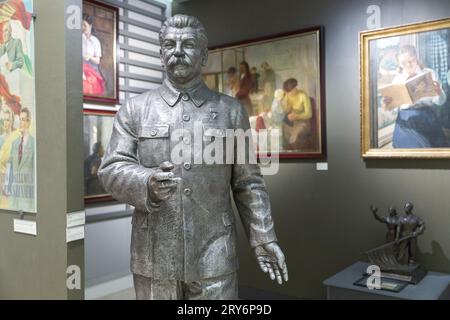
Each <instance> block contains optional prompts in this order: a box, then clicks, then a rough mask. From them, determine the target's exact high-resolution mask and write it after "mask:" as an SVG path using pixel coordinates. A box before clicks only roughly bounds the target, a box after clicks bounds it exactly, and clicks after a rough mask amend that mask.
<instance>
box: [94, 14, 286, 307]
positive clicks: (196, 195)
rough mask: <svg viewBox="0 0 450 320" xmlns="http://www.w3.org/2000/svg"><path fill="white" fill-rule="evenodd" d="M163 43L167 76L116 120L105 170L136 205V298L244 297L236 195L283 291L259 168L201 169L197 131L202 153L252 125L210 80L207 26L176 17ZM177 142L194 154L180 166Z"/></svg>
mask: <svg viewBox="0 0 450 320" xmlns="http://www.w3.org/2000/svg"><path fill="white" fill-rule="evenodd" d="M159 37H160V43H161V60H162V63H163V66H164V69H165V74H166V79H165V80H164V83H163V84H162V86H161V87H159V88H158V89H155V90H151V91H149V92H146V93H144V94H141V95H139V96H136V97H133V98H131V99H129V100H128V101H127V103H126V105H125V106H123V107H122V108H121V109H120V111H119V112H118V113H117V115H116V119H115V122H114V130H113V133H112V137H111V140H110V143H109V146H108V149H107V151H106V154H105V157H104V160H103V163H102V165H101V168H100V170H99V178H100V180H101V181H102V183H103V185H104V187H105V189H106V190H107V191H108V192H110V193H111V194H112V195H113V196H114V197H115V198H116V199H117V200H119V201H121V202H124V203H128V204H130V205H132V206H134V207H135V212H134V215H133V219H132V221H133V222H132V223H133V230H132V244H131V269H132V272H133V274H134V285H135V290H136V295H137V298H138V299H237V297H238V293H237V275H236V271H237V268H238V262H237V256H236V230H235V223H234V215H233V211H232V205H231V198H230V196H229V192H230V189H231V191H232V194H233V198H234V201H235V203H236V206H237V208H238V211H239V215H240V217H241V220H242V222H243V225H244V228H245V230H246V232H247V235H248V238H249V241H250V245H251V247H252V248H253V251H254V253H255V255H256V259H257V261H258V263H259V266H260V268H261V269H262V270H263V271H264V272H265V273H268V274H269V275H270V278H271V279H272V280H275V279H276V280H277V281H278V283H280V284H281V283H282V282H283V280H284V281H287V280H288V272H287V267H286V263H285V256H284V254H283V252H282V250H281V249H280V247H279V246H278V244H277V238H276V235H275V231H274V223H273V220H272V215H271V210H270V201H269V196H268V193H267V191H266V186H265V183H264V180H263V177H262V175H261V172H260V168H259V166H258V165H257V164H254V163H253V164H252V163H250V162H248V163H240V162H239V163H237V162H236V161H234V162H232V163H231V164H229V163H228V162H227V163H226V164H212V165H209V164H205V163H204V162H201V163H200V164H199V163H198V159H197V158H195V157H196V156H198V154H199V151H198V141H197V139H196V132H197V131H196V130H197V129H198V127H200V129H201V130H200V134H201V136H200V139H199V140H200V143H199V144H200V147H202V148H205V147H206V148H207V147H208V146H209V145H210V144H211V143H213V142H212V141H213V139H215V140H220V139H223V140H225V139H224V131H227V132H228V129H233V130H237V129H243V130H244V131H245V130H248V129H249V128H250V124H249V119H248V115H247V114H246V111H245V108H244V107H243V106H242V105H241V104H240V103H239V102H238V101H237V100H235V99H234V98H231V97H229V96H225V95H223V94H219V93H216V92H213V91H211V90H209V89H208V88H207V87H206V85H205V84H204V83H203V80H202V74H201V68H202V66H204V65H205V64H206V62H207V58H208V50H207V37H206V32H205V29H204V27H203V26H202V24H201V23H200V22H199V21H198V20H197V19H196V18H194V17H191V16H186V15H176V16H173V17H171V18H169V19H167V20H166V22H165V23H164V24H163V26H162V28H161V32H160V35H159ZM196 128H197V129H196ZM246 141H247V142H246V143H249V144H251V143H252V142H251V139H247V140H246ZM180 144H181V146H182V147H183V148H181V149H182V150H183V151H184V150H189V152H187V153H184V152H183V156H182V158H183V161H181V162H180V161H178V160H179V159H178V160H177V161H174V159H173V158H174V155H173V154H174V153H178V152H172V151H174V149H175V148H177V150H179V148H180ZM234 151H235V152H236V153H239V150H237V149H236V148H235V149H234ZM200 155H201V152H200ZM235 156H236V154H235ZM193 158H194V159H193ZM195 159H196V160H195ZM235 160H236V158H235Z"/></svg>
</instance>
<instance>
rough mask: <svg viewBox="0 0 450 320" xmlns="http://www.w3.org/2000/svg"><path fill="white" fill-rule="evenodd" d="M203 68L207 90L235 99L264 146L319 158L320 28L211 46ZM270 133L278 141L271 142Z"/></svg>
mask: <svg viewBox="0 0 450 320" xmlns="http://www.w3.org/2000/svg"><path fill="white" fill-rule="evenodd" d="M209 55H210V58H209V60H208V63H207V65H206V66H205V68H204V70H203V75H204V79H205V82H206V84H207V85H208V86H209V87H210V89H213V90H217V91H219V92H221V93H224V94H227V95H230V96H232V97H235V98H236V99H238V100H239V101H240V102H241V104H242V105H243V106H244V107H245V109H246V111H247V114H248V116H249V122H250V125H251V127H252V129H254V131H256V132H258V133H261V132H263V131H264V132H267V133H268V135H269V138H268V144H267V150H262V149H261V148H260V146H258V151H259V153H260V155H261V154H262V153H264V152H266V151H267V152H269V153H278V154H279V156H280V157H282V158H283V157H286V158H302V157H305V158H321V157H323V156H324V150H325V146H324V140H325V139H324V126H323V123H324V121H323V120H324V108H325V106H324V104H323V99H322V94H323V91H322V89H323V88H322V86H321V79H322V71H323V69H322V65H321V59H320V57H321V41H320V28H317V29H314V30H308V31H304V32H297V33H291V34H289V35H286V36H277V37H267V38H265V39H264V40H257V41H248V42H245V43H244V44H239V45H231V46H225V47H223V48H215V49H213V50H211V51H210V52H209ZM271 132H272V133H273V132H277V135H278V138H277V139H278V140H279V141H278V142H277V143H272V144H271V138H270V136H271Z"/></svg>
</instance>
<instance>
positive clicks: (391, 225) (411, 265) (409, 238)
mask: <svg viewBox="0 0 450 320" xmlns="http://www.w3.org/2000/svg"><path fill="white" fill-rule="evenodd" d="M413 208H414V206H413V204H412V203H410V202H408V203H407V204H406V205H405V215H402V216H399V215H398V214H397V212H396V210H395V208H393V207H391V208H389V216H387V217H384V218H383V217H380V216H379V215H378V209H377V208H375V207H374V206H372V205H371V206H370V210H371V211H372V214H373V215H374V217H375V219H377V220H378V221H380V222H382V223H385V224H386V225H387V227H388V232H387V235H386V240H387V242H386V244H384V245H382V246H380V247H377V248H375V249H372V250H369V251H367V252H366V254H367V255H368V257H369V260H370V262H371V263H372V264H374V265H378V266H379V267H380V269H381V271H382V277H386V278H393V279H397V280H405V281H408V282H411V283H418V282H419V281H420V280H422V278H423V277H424V276H425V275H426V272H425V271H424V270H422V269H421V268H420V266H419V265H418V264H417V262H416V251H417V237H418V236H419V235H421V234H422V233H423V232H424V230H425V223H424V221H423V220H422V219H420V218H419V217H417V216H416V215H414V214H413V213H412V210H413Z"/></svg>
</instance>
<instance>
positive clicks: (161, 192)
mask: <svg viewBox="0 0 450 320" xmlns="http://www.w3.org/2000/svg"><path fill="white" fill-rule="evenodd" d="M173 168H174V167H173V165H171V166H167V165H166V164H165V163H164V164H162V165H161V166H160V168H159V169H157V170H156V172H155V173H154V174H153V175H152V176H151V177H150V179H149V180H148V188H149V195H150V200H151V201H152V202H155V203H160V202H162V201H166V200H168V199H169V198H170V197H171V196H172V194H173V193H174V192H175V191H176V190H177V185H178V183H179V181H180V180H181V179H180V178H178V177H176V176H175V174H174V173H173V172H170V171H171V170H173Z"/></svg>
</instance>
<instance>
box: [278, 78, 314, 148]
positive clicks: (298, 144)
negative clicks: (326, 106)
mask: <svg viewBox="0 0 450 320" xmlns="http://www.w3.org/2000/svg"><path fill="white" fill-rule="evenodd" d="M297 86H298V82H297V80H296V79H294V78H291V79H288V80H286V81H285V82H284V84H283V91H284V92H285V95H284V97H283V100H282V106H283V111H284V114H285V118H284V120H283V137H284V143H285V147H286V149H291V150H298V149H301V148H302V146H303V145H304V144H305V139H306V137H307V136H308V134H310V133H311V119H312V116H313V112H312V106H311V99H310V97H309V96H308V94H306V92H305V91H303V90H300V89H299V88H298V87H297Z"/></svg>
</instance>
